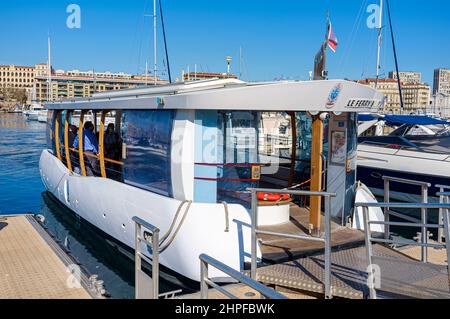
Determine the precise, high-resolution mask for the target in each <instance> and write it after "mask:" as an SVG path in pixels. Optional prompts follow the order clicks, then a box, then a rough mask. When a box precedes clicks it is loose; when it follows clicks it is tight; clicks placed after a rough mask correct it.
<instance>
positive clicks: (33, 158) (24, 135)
mask: <svg viewBox="0 0 450 319" xmlns="http://www.w3.org/2000/svg"><path fill="white" fill-rule="evenodd" d="M45 134H46V133H45V123H39V122H37V121H27V119H26V117H25V116H24V115H22V114H8V113H0V191H1V193H0V215H2V214H3V215H5V214H23V213H33V214H40V215H43V216H44V217H45V221H44V226H45V227H46V229H47V230H48V232H49V233H50V234H51V235H52V236H53V237H54V238H55V239H56V240H57V241H58V242H59V243H60V244H61V245H62V246H63V247H64V248H65V249H66V250H67V251H68V252H69V253H70V255H71V256H72V257H74V259H75V260H76V261H78V262H79V263H80V264H81V265H82V267H83V268H84V269H85V271H86V272H87V273H88V274H96V275H98V277H99V279H100V280H103V281H104V283H105V288H106V290H107V292H108V293H109V295H110V296H111V297H112V298H134V262H133V260H132V259H131V258H132V257H133V252H130V251H126V250H125V249H123V247H120V246H119V245H117V243H115V242H114V241H113V240H111V239H110V238H107V236H105V235H104V234H102V233H101V232H100V231H99V230H98V229H96V228H95V227H93V226H92V225H90V224H89V223H87V222H86V221H84V220H81V219H80V218H78V217H77V216H76V215H75V214H73V213H72V212H71V211H70V210H68V209H67V208H65V207H64V206H63V205H61V204H59V203H58V202H57V201H56V200H55V199H54V198H52V196H51V195H50V194H49V193H47V192H45V190H44V186H43V184H42V182H41V178H40V175H39V157H40V154H41V151H42V149H44V148H45V145H46V136H45ZM160 285H161V287H160V290H161V292H164V291H168V290H174V289H176V288H179V286H178V285H177V284H174V283H173V281H172V280H171V281H165V280H164V278H163V279H162V280H161V283H160Z"/></svg>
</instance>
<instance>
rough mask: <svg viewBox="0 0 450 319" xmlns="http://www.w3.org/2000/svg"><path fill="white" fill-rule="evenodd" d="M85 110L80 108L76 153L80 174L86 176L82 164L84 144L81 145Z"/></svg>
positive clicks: (84, 167)
mask: <svg viewBox="0 0 450 319" xmlns="http://www.w3.org/2000/svg"><path fill="white" fill-rule="evenodd" d="M86 112H87V110H82V111H81V114H80V124H79V128H78V154H79V156H80V169H81V175H82V176H86V166H85V165H84V145H83V131H84V115H85V114H86Z"/></svg>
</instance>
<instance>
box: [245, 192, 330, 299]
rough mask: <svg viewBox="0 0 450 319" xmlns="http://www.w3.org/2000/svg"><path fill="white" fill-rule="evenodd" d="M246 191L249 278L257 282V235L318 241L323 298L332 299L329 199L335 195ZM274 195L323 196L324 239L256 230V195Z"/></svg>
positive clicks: (327, 193)
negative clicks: (249, 196)
mask: <svg viewBox="0 0 450 319" xmlns="http://www.w3.org/2000/svg"><path fill="white" fill-rule="evenodd" d="M247 191H249V192H251V194H252V206H251V220H252V225H251V226H252V227H251V228H252V229H251V232H252V242H251V271H250V277H251V278H252V279H254V280H257V277H256V269H257V245H258V242H257V241H258V238H257V235H258V234H261V235H263V234H268V235H273V236H279V237H288V238H294V239H302V240H310V241H320V242H323V243H324V244H325V283H324V286H325V287H324V288H325V289H324V290H325V298H327V299H329V298H332V297H333V293H332V287H331V212H330V209H331V197H336V194H335V193H329V192H320V191H305V190H292V189H270V188H247ZM259 192H262V193H274V194H290V195H304V196H324V197H325V201H326V204H325V236H324V238H318V237H313V236H306V235H305V236H302V235H294V234H288V233H275V232H267V231H263V230H259V229H258V212H257V211H258V197H257V193H259Z"/></svg>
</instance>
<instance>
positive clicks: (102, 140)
mask: <svg viewBox="0 0 450 319" xmlns="http://www.w3.org/2000/svg"><path fill="white" fill-rule="evenodd" d="M106 113H108V111H103V112H102V116H101V118H100V131H99V135H98V149H99V154H98V155H99V161H100V173H101V175H102V177H103V178H106V168H105V117H106Z"/></svg>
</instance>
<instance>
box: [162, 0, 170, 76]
mask: <svg viewBox="0 0 450 319" xmlns="http://www.w3.org/2000/svg"><path fill="white" fill-rule="evenodd" d="M159 13H160V15H161V25H162V32H163V39H164V51H165V52H166V61H167V73H168V74H169V83H172V75H171V73H170V63H169V52H168V51H167V41H166V28H165V26H164V15H163V8H162V4H161V0H159Z"/></svg>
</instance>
